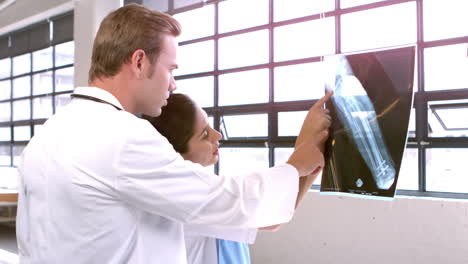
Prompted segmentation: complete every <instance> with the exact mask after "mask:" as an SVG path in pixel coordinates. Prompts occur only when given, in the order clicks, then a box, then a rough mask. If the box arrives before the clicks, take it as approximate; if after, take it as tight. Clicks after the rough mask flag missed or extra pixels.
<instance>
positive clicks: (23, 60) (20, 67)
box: [13, 53, 31, 76]
mask: <svg viewBox="0 0 468 264" xmlns="http://www.w3.org/2000/svg"><path fill="white" fill-rule="evenodd" d="M30 71H31V54H30V53H28V54H24V55H21V56H17V57H14V58H13V76H16V75H20V74H23V73H27V72H30Z"/></svg>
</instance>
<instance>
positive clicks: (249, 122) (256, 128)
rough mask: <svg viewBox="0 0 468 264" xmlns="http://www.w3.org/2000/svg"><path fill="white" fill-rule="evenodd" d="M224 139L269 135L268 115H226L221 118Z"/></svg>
mask: <svg viewBox="0 0 468 264" xmlns="http://www.w3.org/2000/svg"><path fill="white" fill-rule="evenodd" d="M221 130H222V132H223V135H224V139H229V138H238V137H266V136H268V115H267V114H253V115H237V116H224V117H222V119H221Z"/></svg>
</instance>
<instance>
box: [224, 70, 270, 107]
mask: <svg viewBox="0 0 468 264" xmlns="http://www.w3.org/2000/svg"><path fill="white" fill-rule="evenodd" d="M268 84H269V72H268V69H259V70H254V71H244V72H236V73H230V74H222V75H220V76H219V105H240V104H255V103H266V102H268V98H269V89H268V88H269V85H268Z"/></svg>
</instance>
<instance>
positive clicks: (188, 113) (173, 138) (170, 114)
mask: <svg viewBox="0 0 468 264" xmlns="http://www.w3.org/2000/svg"><path fill="white" fill-rule="evenodd" d="M197 108H198V106H197V104H196V103H195V102H194V101H192V99H190V97H188V96H187V95H185V94H171V95H170V96H169V98H168V99H167V105H166V106H165V107H163V108H162V113H161V115H159V116H158V117H151V116H147V115H143V116H142V118H143V119H146V120H148V121H149V122H150V123H151V125H153V127H154V128H156V130H158V131H159V133H161V135H163V136H164V137H166V138H167V140H169V143H171V144H172V146H173V147H174V149H175V151H177V152H179V153H180V154H184V153H186V152H187V151H188V141H189V140H190V138H191V137H192V136H193V134H194V127H195V114H196V111H197Z"/></svg>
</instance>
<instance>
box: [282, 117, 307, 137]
mask: <svg viewBox="0 0 468 264" xmlns="http://www.w3.org/2000/svg"><path fill="white" fill-rule="evenodd" d="M306 115H307V111H294V112H281V113H278V136H280V137H282V136H297V135H299V131H301V127H302V123H304V119H305V117H306Z"/></svg>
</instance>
